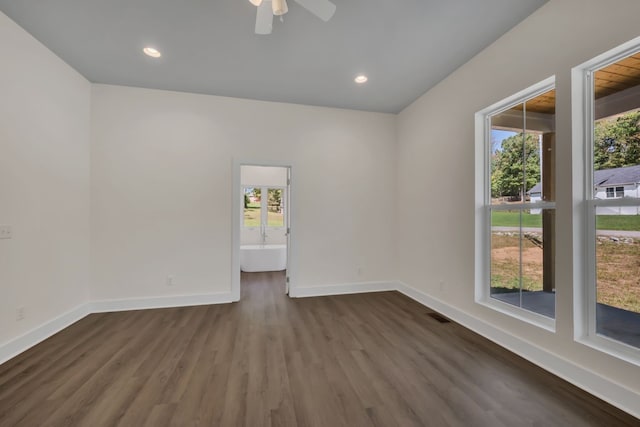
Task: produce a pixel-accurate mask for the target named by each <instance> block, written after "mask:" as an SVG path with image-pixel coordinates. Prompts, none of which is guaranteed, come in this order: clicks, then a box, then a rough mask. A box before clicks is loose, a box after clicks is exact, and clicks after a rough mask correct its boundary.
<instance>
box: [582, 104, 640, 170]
mask: <svg viewBox="0 0 640 427" xmlns="http://www.w3.org/2000/svg"><path fill="white" fill-rule="evenodd" d="M593 136H594V138H593V167H594V169H595V170H600V169H611V168H619V167H623V166H632V165H637V164H640V111H633V112H631V113H626V114H622V115H620V116H618V117H615V118H611V119H605V120H600V121H598V122H596V124H595V127H594V133H593Z"/></svg>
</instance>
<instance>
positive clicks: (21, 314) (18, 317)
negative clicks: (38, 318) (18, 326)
mask: <svg viewBox="0 0 640 427" xmlns="http://www.w3.org/2000/svg"><path fill="white" fill-rule="evenodd" d="M22 319H24V307H18V308H16V320H17V321H20V320H22Z"/></svg>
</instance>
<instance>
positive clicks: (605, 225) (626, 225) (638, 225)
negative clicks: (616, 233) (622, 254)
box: [596, 215, 640, 231]
mask: <svg viewBox="0 0 640 427" xmlns="http://www.w3.org/2000/svg"><path fill="white" fill-rule="evenodd" d="M596 224H597V226H598V229H599V230H632V231H640V215H599V216H598V219H597V222H596Z"/></svg>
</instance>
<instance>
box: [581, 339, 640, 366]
mask: <svg viewBox="0 0 640 427" xmlns="http://www.w3.org/2000/svg"><path fill="white" fill-rule="evenodd" d="M575 341H576V342H577V343H580V344H583V345H586V346H587V347H591V348H592V349H594V350H598V351H600V352H602V353H605V354H608V355H609V356H613V357H615V358H617V359H621V360H624V361H625V362H628V363H631V364H633V365H636V366H640V348H636V347H632V346H630V345H627V344H624V343H621V342H619V341H616V340H613V339H611V338H607V337H605V336H603V335H599V334H595V335H584V336H578V337H576V338H575Z"/></svg>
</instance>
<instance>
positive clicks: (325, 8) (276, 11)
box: [249, 0, 336, 34]
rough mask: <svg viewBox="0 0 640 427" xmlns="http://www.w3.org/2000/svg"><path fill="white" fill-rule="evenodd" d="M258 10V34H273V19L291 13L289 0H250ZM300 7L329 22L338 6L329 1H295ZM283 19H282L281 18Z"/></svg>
mask: <svg viewBox="0 0 640 427" xmlns="http://www.w3.org/2000/svg"><path fill="white" fill-rule="evenodd" d="M249 1H250V2H251V4H253V5H254V6H256V7H257V8H258V13H257V14H256V34H271V30H272V29H273V17H274V16H282V15H284V14H285V13H287V12H288V11H289V7H288V6H287V0H249ZM295 2H296V3H298V4H299V5H300V6H302V7H304V8H305V9H307V10H308V11H309V12H311V13H313V14H314V15H315V16H317V17H318V18H320V19H322V20H323V21H324V22H327V21H328V20H329V19H331V17H332V16H333V14H334V13H335V11H336V5H335V4H333V3H332V2H330V1H329V0H295ZM281 19H282V18H281Z"/></svg>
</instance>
